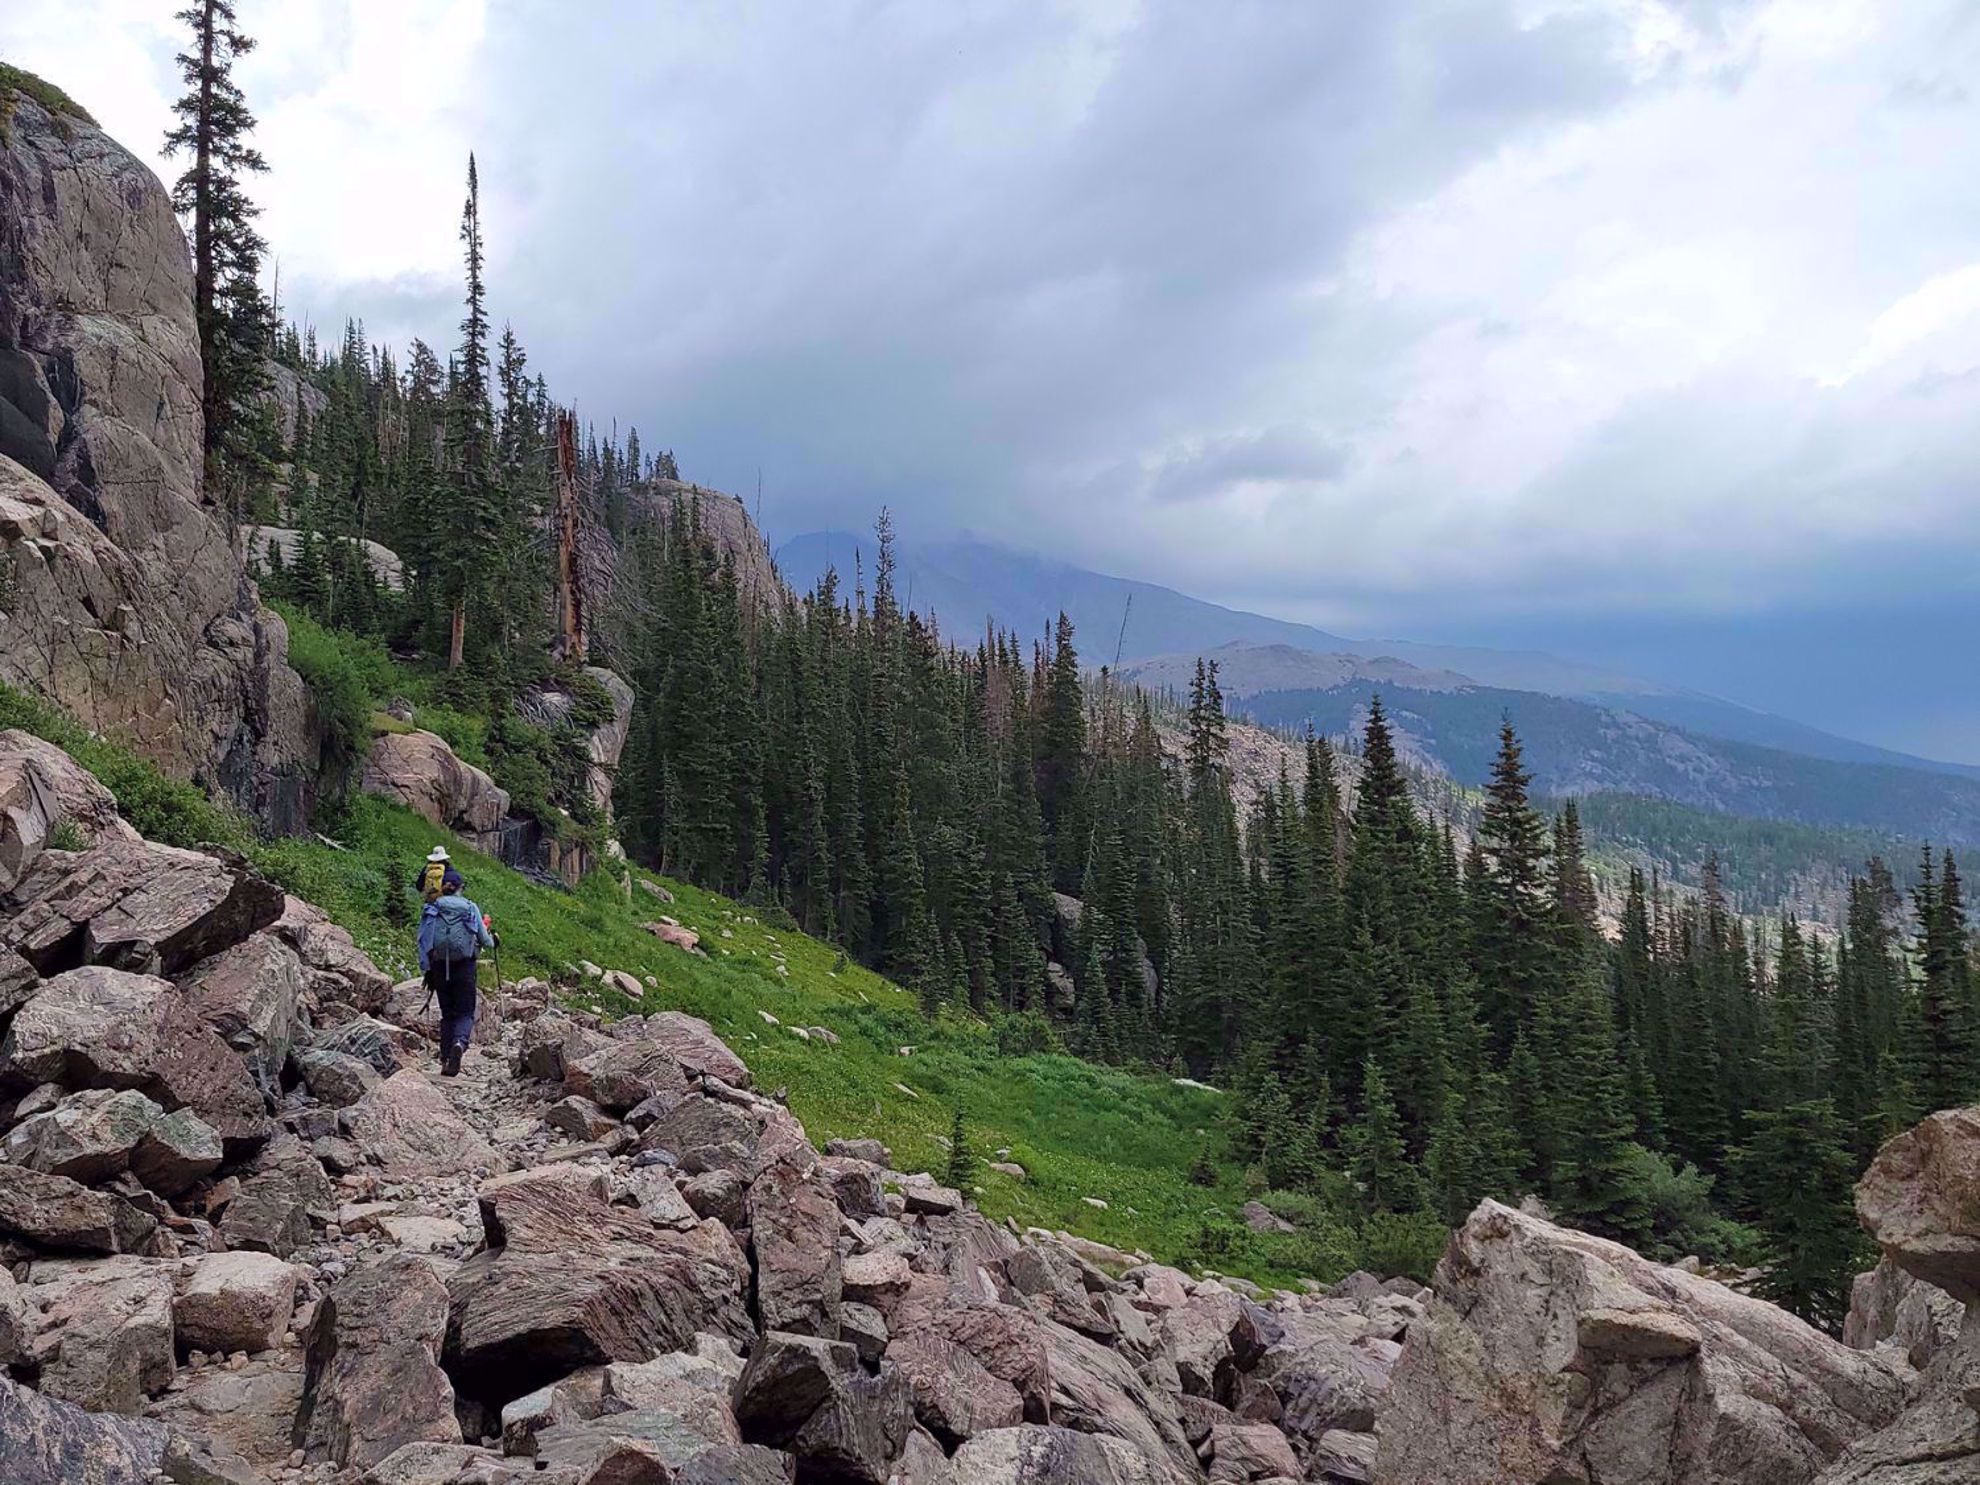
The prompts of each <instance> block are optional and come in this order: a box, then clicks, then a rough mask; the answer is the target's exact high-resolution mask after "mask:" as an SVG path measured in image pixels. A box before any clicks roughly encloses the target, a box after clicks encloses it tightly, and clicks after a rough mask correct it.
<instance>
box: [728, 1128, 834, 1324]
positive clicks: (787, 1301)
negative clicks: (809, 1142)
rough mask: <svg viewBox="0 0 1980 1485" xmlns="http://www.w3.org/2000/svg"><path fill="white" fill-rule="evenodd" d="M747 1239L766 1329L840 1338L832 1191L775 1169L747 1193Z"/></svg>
mask: <svg viewBox="0 0 1980 1485" xmlns="http://www.w3.org/2000/svg"><path fill="white" fill-rule="evenodd" d="M749 1233H750V1243H751V1246H752V1247H753V1248H754V1250H755V1253H756V1309H757V1318H758V1321H759V1323H760V1324H761V1325H762V1326H763V1328H764V1329H765V1330H785V1331H792V1332H794V1333H796V1334H799V1335H816V1336H824V1337H825V1338H827V1339H828V1340H829V1339H833V1338H836V1337H837V1336H838V1334H839V1302H840V1298H841V1294H842V1286H843V1280H842V1275H841V1272H840V1259H839V1249H838V1236H839V1208H838V1204H837V1203H836V1202H834V1201H833V1199H832V1193H831V1190H830V1189H829V1188H828V1187H827V1186H826V1185H825V1183H824V1182H823V1181H821V1180H819V1179H818V1178H817V1177H816V1176H814V1175H811V1174H809V1173H807V1172H803V1171H798V1170H794V1169H792V1168H791V1167H790V1166H787V1165H773V1166H771V1167H770V1169H769V1170H767V1171H765V1172H764V1173H763V1174H762V1175H760V1176H758V1177H757V1178H756V1180H755V1182H754V1183H753V1184H752V1185H751V1186H750V1188H749Z"/></svg>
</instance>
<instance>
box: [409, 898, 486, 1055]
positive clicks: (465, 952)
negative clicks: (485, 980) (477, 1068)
mask: <svg viewBox="0 0 1980 1485" xmlns="http://www.w3.org/2000/svg"><path fill="white" fill-rule="evenodd" d="M495 944H496V939H495V935H494V934H492V933H490V932H489V931H488V924H487V923H486V922H485V921H483V919H482V916H481V909H480V908H478V907H476V906H475V905H474V904H473V903H472V902H470V901H469V900H468V899H467V897H465V896H464V895H463V894H462V892H461V879H460V877H459V876H458V875H456V876H454V877H453V878H452V879H451V880H446V881H444V882H443V883H442V885H441V888H440V895H439V896H438V897H436V898H434V899H433V901H431V902H429V903H428V904H427V905H426V908H425V910H424V911H423V912H421V913H420V915H419V972H420V974H421V976H422V977H423V978H424V979H425V981H426V983H427V986H428V988H429V989H431V990H432V991H433V993H434V994H435V995H437V996H438V997H439V998H440V1075H441V1076H442V1077H446V1078H451V1077H456V1076H458V1075H459V1073H460V1070H461V1057H462V1056H463V1054H465V1053H466V1051H467V1047H468V1039H469V1038H470V1037H472V1036H473V1035H474V997H475V961H476V960H477V959H478V958H479V957H480V955H481V951H482V950H483V949H491V948H493V947H495Z"/></svg>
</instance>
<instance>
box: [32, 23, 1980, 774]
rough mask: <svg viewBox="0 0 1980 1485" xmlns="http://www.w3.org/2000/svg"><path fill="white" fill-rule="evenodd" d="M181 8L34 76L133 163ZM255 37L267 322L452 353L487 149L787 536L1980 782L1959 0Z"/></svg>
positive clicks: (415, 29)
mask: <svg viewBox="0 0 1980 1485" xmlns="http://www.w3.org/2000/svg"><path fill="white" fill-rule="evenodd" d="M171 8H172V7H171V6H169V5H167V4H165V3H163V0H8V3H7V4H6V6H5V8H4V12H0V53H4V54H5V55H7V56H8V57H9V58H10V59H12V60H15V61H18V62H20V63H22V64H23V65H26V66H28V67H30V68H31V69H33V70H36V71H40V72H43V73H45V74H46V75H47V76H49V77H50V78H51V79H53V80H54V81H56V82H58V83H60V84H62V85H63V86H65V87H67V88H68V89H69V90H70V91H71V92H73V93H74V94H75V95H76V96H77V97H78V99H79V100H80V101H81V102H82V103H83V104H84V105H85V106H87V107H88V108H90V109H91V110H92V111H94V112H95V113H96V115H97V116H98V118H99V119H100V120H101V121H102V122H103V123H104V124H105V125H106V127H108V128H109V129H110V130H111V132H113V133H114V134H116V135H117V136H118V137H119V138H121V139H123V140H124V142H125V143H127V144H128V145H130V146H131V147H132V148H134V149H136V150H137V151H138V152H139V153H141V154H145V155H147V156H150V155H153V154H155V148H156V143H157V140H158V138H159V136H160V134H161V133H162V131H163V129H164V127H165V124H166V107H167V101H168V99H169V97H170V96H171V93H172V91H173V87H174V78H173V75H172V70H171V53H172V51H173V50H174V48H175V43H176V40H177V38H176V35H175V31H174V23H173V22H172V21H171V20H170V19H169V18H168V17H169V11H170V10H171ZM239 8H240V15H241V20H242V24H243V25H244V26H245V27H246V29H247V30H248V31H249V32H250V33H252V34H254V35H256V36H257V37H259V38H260V40H261V43H262V45H261V47H260V49H259V50H258V51H257V52H255V54H254V55H253V56H252V57H251V58H250V59H248V60H247V61H246V62H245V63H244V64H243V65H242V67H241V69H240V80H241V82H242V83H243V85H244V86H245V88H246V90H247V93H248V97H249V101H250V103H251V105H252V106H253V107H254V108H255V110H256V111H257V113H258V114H259V116H260V119H261V128H260V132H259V142H260V144H261V147H262V149H263V152H264V153H265V154H266V155H267V157H268V160H269V162H270V165H271V166H272V167H273V169H272V173H271V174H270V176H269V177H268V178H267V179H266V180H265V181H262V182H258V183H257V186H256V193H257V195H258V197H259V199H260V200H261V201H262V202H263V203H264V206H265V209H266V214H265V217H264V219H263V228H264V231H265V233H266V235H267V236H268V238H269V239H270V241H271V243H272V244H273V247H274V249H275V251H276V253H277V254H278V256H279V258H280V262H281V274H282V294H283V299H284V301H285V303H286V304H287V305H288V306H289V307H291V308H292V309H293V310H294V311H295V312H297V313H299V314H307V315H308V316H310V317H312V318H313V319H314V320H315V321H316V323H317V324H318V325H319V326H324V327H331V328H333V329H334V327H335V326H337V325H340V324H341V322H342V319H343V317H344V316H345V315H346V314H356V315H360V316H362V317H363V318H364V319H365V321H366V322H367V325H368V328H369V329H370V330H371V331H372V332H373V333H374V334H375V335H380V336H384V337H387V338H389V339H392V340H394V341H403V340H404V339H405V338H407V337H409V336H411V335H413V334H421V335H424V336H426V337H427V338H428V339H429V340H432V341H434V342H435V343H437V344H441V345H445V344H448V343H451V341H452V340H453V338H454V336H455V334H456V332H455V330H454V323H455V321H456V320H457V319H458V308H457V299H458V280H459V264H458V244H457V241H456V237H455V228H456V225H457V221H458V215H459V209H460V197H461V190H462V176H463V171H464V165H465V159H466V155H467V152H468V150H469V149H470V148H473V149H474V150H475V151H477V153H478V155H479V159H480V166H481V179H482V182H483V188H484V217H485V221H486V225H487V232H488V240H489V246H490V254H491V259H490V269H489V283H490V291H491V300H492V307H493V311H494V314H495V316H496V318H497V319H498V320H502V319H507V320H510V321H513V323H514V325H515V327H516V330H517V332H518V334H519V335H521V337H522V338H523V341H524V343H525V345H526V346H527V347H528V348H529V351H530V353H531V356H532V359H533V362H534V364H535V365H536V366H537V367H538V368H539V369H541V370H543V371H544V372H545V373H546V375H547V376H548V377H549V379H550V381H551V384H552V387H553V389H554V390H555V391H557V392H558V393H559V394H561V395H563V396H565V397H573V398H575V399H577V401H578V402H579V404H580V406H581V407H582V409H583V410H584V411H585V412H586V413H588V414H589V415H591V416H593V417H595V418H597V419H599V420H601V421H609V420H610V419H611V418H613V417H616V418H618V419H619V420H620V421H621V424H622V425H624V424H636V425H637V426H638V427H639V429H640V432H641V435H642V439H643V440H644V441H645V443H646V445H647V446H648V447H649V448H651V447H654V446H655V445H656V444H658V445H671V446H672V447H673V448H674V449H675V450H676V451H677V453H678V455H679V458H680V462H681V465H682V467H683V470H684V472H685V473H686V474H687V475H688V476H689V477H691V478H697V479H700V480H701V481H703V482H704V483H710V484H716V485H720V486H724V487H727V488H731V489H740V490H744V491H745V492H750V491H753V490H754V488H755V485H756V481H757V477H758V471H759V470H760V471H761V477H762V483H763V492H764V496H763V505H764V512H765V518H766V524H767V525H768V526H769V527H770V528H771V531H772V534H773V536H788V535H793V534H796V533H798V532H801V531H805V530H808V529H814V528H817V527H823V526H835V527H858V528H863V527H865V526H867V525H868V524H870V521H871V518H872V515H873V513H874V512H875V511H876V510H877V508H878V507H879V506H880V505H882V504H890V505H892V506H893V507H894V508H895V509H896V511H897V513H898V518H899V521H900V524H901V526H902V527H903V529H904V531H905V532H906V534H907V535H908V536H909V537H910V538H911V539H913V538H933V537H936V536H939V535H942V534H945V533H947V532H950V531H953V530H957V529H969V530H973V531H975V532H977V533H979V534H982V535H985V536H988V537H991V538H994V539H997V540H1001V541H1004V542H1007V543H1009V544H1012V545H1017V546H1021V547H1025V548H1031V549H1042V550H1048V551H1052V552H1055V553H1057V554H1060V555H1063V556H1065V557H1068V558H1070V559H1072V560H1074V561H1078V562H1081V563H1084V564H1086V565H1089V566H1093V567H1098V568H1101V569H1102V570H1106V571H1111V572H1117V573H1124V574H1127V575H1131V576H1135V577H1144V578H1149V579H1152V580H1156V581H1162V582H1168V583H1171V584H1173V585H1175V586H1178V587H1181V588H1184V589H1186V590H1189V591H1192V592H1197V593H1200V594H1203V595H1204V596H1208V597H1214V598H1217V599H1220V600H1222V601H1226V602H1232V603H1237V604H1240V605H1243V606H1246V607H1252V608H1258V609H1262V610H1265V611H1268V612H1273V613H1277V614H1281V615H1284V616H1287V617H1292V618H1301V619H1307V620H1310V621H1313V622H1316V623H1320V624H1324V625H1326V626H1328V627H1331V628H1334V629H1337V630H1341V631H1345V632H1351V633H1364V634H1395V635H1406V636H1410V637H1419V638H1425V639H1444V638H1450V639H1470V640H1481V639H1482V640H1492V639H1506V640H1512V639H1517V640H1519V641H1520V642H1523V643H1535V642H1540V643H1544V644H1545V645H1546V646H1547V647H1548V648H1552V649H1555V650H1557V651H1560V652H1563V653H1568V654H1577V655H1584V656H1586V657H1588V658H1594V659H1610V660H1614V659H1627V660H1628V661H1629V663H1630V664H1631V666H1632V668H1635V669H1638V670H1641V671H1648V672H1651V673H1653V674H1658V675H1659V676H1660V678H1664V679H1673V680H1679V681H1691V682H1695V683H1699V684H1708V685H1710V686H1711V687H1712V688H1713V689H1716V690H1719V691H1721V692H1722V693H1725V694H1731V695H1733V696H1735V697H1736V698H1738V699H1741V700H1748V701H1752V702H1754V703H1756V704H1762V705H1768V706H1771V707H1774V708H1776V709H1779V710H1783V711H1788V712H1790V713H1792V714H1794V715H1798V716H1803V717H1806V718H1808V719H1810V720H1814V721H1817V722H1822V723H1827V724H1828V725H1833V726H1837V727H1840V728H1841V729H1842V730H1845V731H1850V732H1852V733H1854V734H1856V735H1859V736H1866V737H1870V738H1872V739H1873V740H1877V741H1882V742H1887V743H1892V744H1895V745H1898V746H1909V747H1913V748H1917V749H1921V750H1924V751H1930V752H1934V753H1937V754H1940V755H1942V756H1955V757H1964V758H1970V759H1974V760H1975V761H1980V703H1976V701H1975V692H1976V689H1977V688H1976V682H1977V681H1980V659H1976V657H1975V653H1974V648H1973V647H1974V645H1975V644H1976V642H1980V498H1976V495H1975V492H1974V471H1975V468H1976V455H1980V189H1977V188H1976V183H1980V168H1976V167H1977V166H1980V159H1976V156H1980V117H1976V108H1977V107H1980V104H1977V102H1976V97H1975V86H1976V83H1980V6H1977V5H1976V4H1975V3H1973V0H1901V3H1898V0H1784V3H1774V4H1769V3H1763V0H1752V3H1741V0H1717V3H1712V0H1665V3H1658V0H1450V3H1430V0H1426V3H1400V0H1397V3H1387V0H1384V3H1364V0H1272V3H1264V4H1245V3H1241V0H1239V3H1217V4H1204V3H1201V0H1174V3H1160V0H1150V3H1126V0H1122V3H1114V0H1103V3H1088V4H1065V5H1051V4H1003V3H998V4H991V3H983V4H962V3H954V4H925V3H907V4H900V5H884V4H839V3H829V0H802V3H800V0H784V3H778V4H748V3H736V0H721V3H708V4H668V5H660V4H650V3H640V4H631V3H627V4H619V5H608V4H605V3H602V0H591V3H584V4H578V5H569V4H554V3H548V0H545V3H504V0H490V3H481V0H282V3H280V4H279V5H278V4H276V3H274V0H240V6H239ZM1921 627H1924V628H1926V631H1927V633H1926V638H1925V639H1923V640H1920V639H1919V637H1918V634H1917V631H1918V630H1919V629H1920V628H1921ZM1922 643H1933V644H1935V646H1936V647H1935V648H1934V650H1933V651H1932V653H1931V654H1930V655H1929V656H1926V655H1907V654H1906V653H1905V647H1906V645H1907V644H1913V645H1917V644H1922Z"/></svg>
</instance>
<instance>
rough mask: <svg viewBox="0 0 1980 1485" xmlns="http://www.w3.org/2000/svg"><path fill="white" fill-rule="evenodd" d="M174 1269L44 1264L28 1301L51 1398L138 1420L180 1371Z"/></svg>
mask: <svg viewBox="0 0 1980 1485" xmlns="http://www.w3.org/2000/svg"><path fill="white" fill-rule="evenodd" d="M172 1267H173V1266H172V1265H168V1264H166V1263H164V1262H162V1261H160V1260H157V1259H148V1258H112V1259H109V1260H107V1261H103V1262H97V1263H78V1262H75V1261H64V1262H58V1263H53V1264H50V1263H38V1264H36V1265H35V1269H34V1272H32V1273H31V1274H30V1276H29V1282H28V1296H27V1297H28V1301H29V1303H30V1304H32V1305H34V1306H35V1307H37V1308H38V1309H39V1310H40V1312H41V1313H40V1316H39V1319H38V1321H37V1328H36V1332H35V1336H34V1341H33V1345H32V1351H33V1354H34V1356H35V1358H36V1360H37V1361H38V1362H39V1363H40V1368H41V1375H40V1381H39V1385H40V1388H41V1390H42V1392H43V1393H45V1394H46V1395H47V1396H49V1397H54V1398H60V1399H61V1400H62V1401H63V1402H70V1403H74V1404H75V1405H76V1406H77V1407H79V1408H87V1409H89V1411H90V1412H92V1413H124V1414H128V1415H131V1416H136V1415H137V1414H138V1413H139V1412H140V1411H142V1409H143V1407H144V1403H145V1399H146V1397H147V1396H149V1395H151V1394H154V1393H158V1392H162V1391H164V1390H165V1388H166V1387H167V1386H168V1385H170V1383H171V1381H172V1377H173V1374H174V1371H175V1366H174V1361H173V1344H172V1338H173V1330H172V1273H171V1270H172Z"/></svg>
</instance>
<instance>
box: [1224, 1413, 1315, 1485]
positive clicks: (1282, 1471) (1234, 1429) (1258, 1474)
mask: <svg viewBox="0 0 1980 1485" xmlns="http://www.w3.org/2000/svg"><path fill="white" fill-rule="evenodd" d="M1203 1452H1204V1454H1205V1455H1206V1456H1207V1462H1208V1464H1209V1466H1210V1478H1211V1480H1213V1481H1219V1482H1223V1481H1229V1482H1236V1485H1242V1482H1244V1481H1248V1480H1292V1479H1297V1478H1298V1477H1299V1472H1300V1471H1299V1460H1298V1459H1297V1458H1296V1457H1295V1456H1294V1454H1293V1451H1292V1445H1291V1444H1289V1443H1287V1442H1286V1436H1285V1435H1284V1434H1282V1433H1280V1432H1279V1430H1278V1429H1276V1428H1274V1427H1272V1425H1271V1424H1269V1423H1220V1424H1218V1425H1217V1426H1216V1427H1215V1428H1212V1429H1211V1430H1210V1437H1209V1439H1208V1440H1207V1442H1206V1443H1205V1445H1204V1450H1203Z"/></svg>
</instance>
